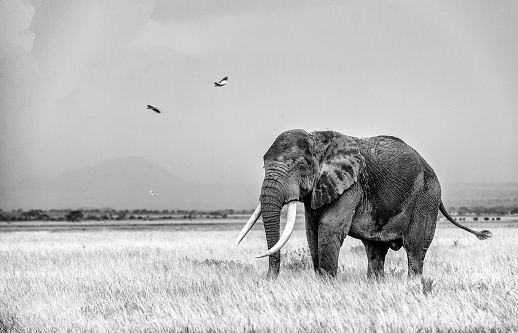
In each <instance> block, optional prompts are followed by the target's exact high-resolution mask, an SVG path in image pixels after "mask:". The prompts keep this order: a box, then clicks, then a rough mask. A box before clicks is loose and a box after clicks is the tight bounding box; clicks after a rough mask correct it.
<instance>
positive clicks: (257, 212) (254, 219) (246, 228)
mask: <svg viewBox="0 0 518 333" xmlns="http://www.w3.org/2000/svg"><path fill="white" fill-rule="evenodd" d="M259 216H261V204H259V205H257V208H256V209H255V211H254V213H253V214H252V216H250V219H249V220H248V222H246V224H245V226H244V227H243V230H241V232H240V233H239V235H238V236H237V238H236V242H235V244H236V246H238V245H239V243H240V242H241V241H242V240H243V238H245V236H246V234H247V233H248V232H249V231H250V229H252V227H253V226H254V224H255V222H257V220H258V219H259Z"/></svg>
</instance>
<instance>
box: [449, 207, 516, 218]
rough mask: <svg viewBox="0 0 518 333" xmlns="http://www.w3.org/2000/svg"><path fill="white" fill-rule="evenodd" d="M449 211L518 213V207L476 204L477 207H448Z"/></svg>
mask: <svg viewBox="0 0 518 333" xmlns="http://www.w3.org/2000/svg"><path fill="white" fill-rule="evenodd" d="M447 210H448V212H449V213H450V214H454V215H475V216H480V215H507V214H518V207H517V206H512V207H504V206H496V207H484V206H475V207H465V206H462V207H458V208H456V207H453V206H451V207H448V208H447Z"/></svg>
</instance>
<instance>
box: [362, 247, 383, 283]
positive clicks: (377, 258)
mask: <svg viewBox="0 0 518 333" xmlns="http://www.w3.org/2000/svg"><path fill="white" fill-rule="evenodd" d="M362 242H363V245H364V246H365V252H367V260H368V266H367V277H368V278H380V277H384V276H385V271H384V269H385V256H386V255H387V251H388V249H389V244H388V243H385V242H374V241H368V240H362Z"/></svg>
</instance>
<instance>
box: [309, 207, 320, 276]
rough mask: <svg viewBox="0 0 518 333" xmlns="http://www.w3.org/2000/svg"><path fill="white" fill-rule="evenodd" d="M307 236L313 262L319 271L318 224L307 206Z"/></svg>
mask: <svg viewBox="0 0 518 333" xmlns="http://www.w3.org/2000/svg"><path fill="white" fill-rule="evenodd" d="M306 238H307V239H308V246H309V253H310V254H311V261H312V262H313V269H314V270H315V271H318V224H317V223H316V220H315V218H314V217H313V216H312V215H311V214H310V213H309V207H306Z"/></svg>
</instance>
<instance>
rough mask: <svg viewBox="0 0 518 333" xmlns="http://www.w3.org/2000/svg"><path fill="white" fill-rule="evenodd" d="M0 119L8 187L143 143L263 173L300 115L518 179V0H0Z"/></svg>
mask: <svg viewBox="0 0 518 333" xmlns="http://www.w3.org/2000/svg"><path fill="white" fill-rule="evenodd" d="M224 76H228V77H229V84H228V85H227V86H225V87H222V88H215V87H214V84H213V82H214V81H219V80H220V79H221V78H223V77H224ZM146 104H154V105H157V106H158V107H159V108H160V109H161V110H162V113H161V114H157V113H154V112H152V111H150V110H147V109H146ZM0 117H1V119H0V140H1V141H0V159H1V164H0V184H2V183H3V184H5V183H11V182H16V181H19V180H23V179H24V178H26V177H30V176H35V175H45V174H52V173H61V172H64V171H69V170H74V169H77V168H81V167H85V166H89V165H95V164H97V163H101V162H104V161H107V160H110V159H115V158H120V157H126V156H138V157H144V158H147V159H149V160H151V161H154V162H157V163H159V164H160V165H162V166H163V167H165V168H166V169H168V170H170V171H171V172H173V173H174V174H176V175H177V176H178V177H180V178H182V179H185V180H188V181H194V182H197V183H201V184H204V183H210V184H218V183H249V184H257V185H258V186H260V182H261V180H262V177H263V173H264V170H263V169H262V166H263V161H262V156H263V155H264V153H265V152H266V150H267V149H268V147H269V146H270V145H271V144H272V143H273V141H274V139H275V138H276V137H277V135H279V134H280V133H282V132H283V131H285V130H288V129H293V128H303V129H306V130H310V131H311V130H324V129H332V130H335V131H338V132H341V133H344V134H348V135H352V136H355V137H370V136H375V135H393V136H396V137H399V138H401V139H403V140H404V141H405V142H407V143H408V144H409V145H411V146H412V147H414V148H415V149H417V150H418V151H419V152H420V154H421V155H422V156H423V157H424V158H425V159H426V160H427V161H428V163H429V164H430V165H431V166H432V167H433V168H434V169H435V171H436V173H437V175H438V177H439V180H440V181H441V182H518V3H517V2H516V1H497V2H495V1H491V0H487V1H471V0H469V1H439V0H434V1H413V0H408V1H404V0H395V1H325V0H324V1H305V0H303V1H294V0H287V1H282V2H281V1H273V0H265V1H247V0H220V1H205V0H178V1H167V0H156V1H153V0H127V1H115V0H89V1H71V0H52V1H46V0H28V1H16V0H0ZM258 191H259V189H258Z"/></svg>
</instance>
